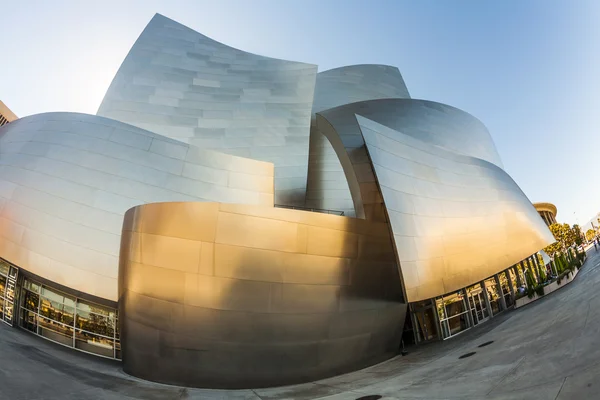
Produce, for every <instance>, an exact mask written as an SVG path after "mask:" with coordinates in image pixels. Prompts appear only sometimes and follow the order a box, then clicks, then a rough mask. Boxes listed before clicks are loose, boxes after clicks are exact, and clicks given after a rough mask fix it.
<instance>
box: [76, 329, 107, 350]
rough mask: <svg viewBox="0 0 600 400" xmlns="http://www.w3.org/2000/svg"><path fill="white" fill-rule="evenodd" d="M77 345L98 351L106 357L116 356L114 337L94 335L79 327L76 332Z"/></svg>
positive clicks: (84, 348)
mask: <svg viewBox="0 0 600 400" xmlns="http://www.w3.org/2000/svg"><path fill="white" fill-rule="evenodd" d="M75 339H76V340H75V347H77V348H78V349H81V350H84V351H87V352H90V353H96V354H99V355H101V356H105V357H113V356H114V341H113V339H109V338H105V337H102V336H98V335H94V334H92V333H88V332H84V331H82V330H79V329H77V330H76V332H75Z"/></svg>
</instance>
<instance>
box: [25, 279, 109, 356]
mask: <svg viewBox="0 0 600 400" xmlns="http://www.w3.org/2000/svg"><path fill="white" fill-rule="evenodd" d="M19 322H20V325H21V326H22V327H23V328H25V329H27V330H29V331H32V332H34V333H36V334H38V335H40V336H43V337H45V338H47V339H50V340H52V341H54V342H58V343H61V344H64V345H66V346H70V347H75V348H77V349H80V350H83V351H86V352H90V353H94V354H97V355H101V356H104V357H110V358H115V357H116V358H120V357H121V351H120V345H119V341H118V338H117V339H115V335H118V331H117V329H116V328H117V314H116V310H115V309H112V308H110V307H105V306H101V305H98V304H94V303H91V302H88V301H84V300H81V299H77V298H75V297H74V296H70V295H68V294H66V293H62V292H60V291H57V290H55V289H53V288H50V287H48V286H46V285H41V284H39V283H36V282H33V281H31V280H29V279H27V278H26V279H25V280H24V282H23V286H22V290H21V315H20V318H19ZM76 328H77V329H76Z"/></svg>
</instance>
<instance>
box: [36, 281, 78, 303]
mask: <svg viewBox="0 0 600 400" xmlns="http://www.w3.org/2000/svg"><path fill="white" fill-rule="evenodd" d="M41 294H42V296H44V297H45V298H47V299H48V300H51V301H53V302H54V303H62V304H64V305H66V306H68V307H71V308H75V298H73V297H71V296H67V295H65V294H63V293H61V292H58V291H55V290H54V289H50V288H48V287H47V286H42V293H41Z"/></svg>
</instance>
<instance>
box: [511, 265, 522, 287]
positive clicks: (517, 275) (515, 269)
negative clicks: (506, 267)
mask: <svg viewBox="0 0 600 400" xmlns="http://www.w3.org/2000/svg"><path fill="white" fill-rule="evenodd" d="M512 269H513V270H514V271H515V276H516V277H517V288H520V287H521V286H523V282H522V281H521V274H519V267H517V264H515V265H513V266H512Z"/></svg>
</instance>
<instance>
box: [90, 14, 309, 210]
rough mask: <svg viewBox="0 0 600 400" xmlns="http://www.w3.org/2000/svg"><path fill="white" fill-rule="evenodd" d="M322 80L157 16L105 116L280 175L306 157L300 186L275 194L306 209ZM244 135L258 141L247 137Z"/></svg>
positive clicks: (115, 86) (109, 97) (105, 105)
mask: <svg viewBox="0 0 600 400" xmlns="http://www.w3.org/2000/svg"><path fill="white" fill-rule="evenodd" d="M173 53H177V54H178V55H174V54H173ZM316 75H317V66H316V65H311V64H305V63H299V62H293V61H286V60H278V59H274V58H268V57H263V56H259V55H256V54H251V53H247V52H244V51H241V50H237V49H233V48H231V47H228V46H226V45H224V44H221V43H218V42H216V41H214V40H212V39H210V38H208V37H206V36H204V35H202V34H200V33H198V32H195V31H193V30H191V29H189V28H187V27H185V26H183V25H181V24H179V23H177V22H175V21H172V20H170V19H168V18H166V17H164V16H162V15H159V14H157V15H155V16H154V18H153V19H152V20H151V21H150V23H149V24H148V26H147V27H146V29H144V31H143V32H142V34H141V35H140V37H139V38H138V39H137V41H136V42H135V44H134V45H133V47H132V48H131V50H130V52H129V54H128V55H127V57H126V58H125V60H124V61H123V64H122V65H121V68H120V69H119V71H118V72H117V74H116V76H115V78H114V80H113V82H112V84H111V85H110V87H109V89H108V91H107V93H106V95H105V97H104V100H103V102H102V104H101V106H100V108H99V110H98V115H102V116H106V117H109V118H114V119H116V120H119V121H123V122H127V123H130V124H133V125H136V126H139V127H141V128H144V129H147V130H149V131H151V132H155V133H158V134H161V135H164V136H167V137H171V138H174V139H179V140H184V141H186V142H188V143H190V144H192V145H195V146H199V147H204V148H209V149H218V150H220V151H222V152H224V153H228V154H234V155H241V156H244V157H249V158H253V159H256V160H262V161H268V162H274V163H275V169H276V170H277V171H278V170H279V169H280V167H283V165H280V164H279V162H277V161H275V160H272V159H271V156H274V155H279V156H280V155H287V154H290V155H292V154H295V155H301V156H302V157H298V158H297V159H296V161H295V163H294V164H293V167H296V174H295V175H294V176H297V177H300V178H301V184H299V185H297V186H295V187H293V190H282V191H279V190H277V191H276V193H275V201H276V202H277V203H278V204H287V205H298V206H301V205H304V200H305V195H306V177H307V169H308V137H309V127H310V112H309V110H310V108H311V105H312V100H313V94H314V86H315V78H316ZM240 129H245V130H247V131H248V130H249V129H250V130H251V134H250V135H249V136H247V137H241V136H240V135H238V133H239V132H240ZM128 136H131V135H128ZM290 138H298V139H297V140H288V139H290ZM125 139H126V138H125V137H120V140H125ZM300 139H302V140H300ZM127 140H129V138H127ZM142 143H143V144H144V145H145V144H146V143H145V142H140V143H135V145H142ZM269 149H270V150H269Z"/></svg>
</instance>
